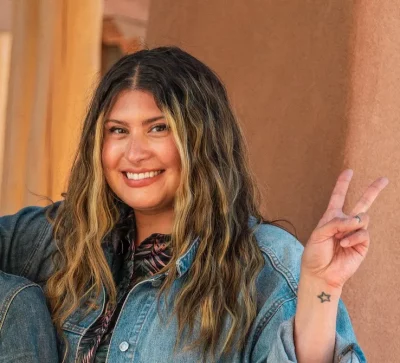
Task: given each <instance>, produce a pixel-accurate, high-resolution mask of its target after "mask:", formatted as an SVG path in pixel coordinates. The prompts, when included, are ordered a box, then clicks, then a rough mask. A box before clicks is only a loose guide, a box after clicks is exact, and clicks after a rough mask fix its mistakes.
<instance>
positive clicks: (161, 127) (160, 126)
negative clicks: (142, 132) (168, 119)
mask: <svg viewBox="0 0 400 363" xmlns="http://www.w3.org/2000/svg"><path fill="white" fill-rule="evenodd" d="M153 130H156V132H162V131H166V130H169V127H168V125H166V124H158V125H155V126H153V127H152V128H151V129H150V131H151V132H153Z"/></svg>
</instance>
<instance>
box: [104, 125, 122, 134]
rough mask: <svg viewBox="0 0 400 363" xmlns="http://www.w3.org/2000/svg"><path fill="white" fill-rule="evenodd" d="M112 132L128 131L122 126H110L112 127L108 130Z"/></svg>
mask: <svg viewBox="0 0 400 363" xmlns="http://www.w3.org/2000/svg"><path fill="white" fill-rule="evenodd" d="M108 131H109V133H110V134H124V133H126V131H125V129H123V128H121V127H116V126H113V127H110V129H109V130H108Z"/></svg>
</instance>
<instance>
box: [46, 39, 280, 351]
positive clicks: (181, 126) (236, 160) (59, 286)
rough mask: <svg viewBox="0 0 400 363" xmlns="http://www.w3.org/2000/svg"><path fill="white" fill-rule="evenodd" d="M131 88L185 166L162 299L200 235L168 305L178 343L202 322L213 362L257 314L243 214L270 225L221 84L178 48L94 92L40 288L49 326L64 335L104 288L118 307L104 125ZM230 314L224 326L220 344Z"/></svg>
mask: <svg viewBox="0 0 400 363" xmlns="http://www.w3.org/2000/svg"><path fill="white" fill-rule="evenodd" d="M127 89H130V90H131V89H135V90H143V91H147V92H150V93H151V94H152V95H153V96H154V98H155V101H156V103H157V105H158V107H159V108H160V110H161V111H162V112H163V114H164V116H165V118H166V120H167V122H168V124H169V126H170V127H171V129H172V132H173V135H174V137H175V141H176V146H177V149H178V151H179V154H180V158H181V164H182V170H181V180H180V185H179V187H178V190H177V192H176V196H175V201H174V214H175V220H174V225H173V229H172V233H171V247H172V251H173V257H172V259H171V261H170V263H169V264H168V265H167V266H166V267H165V268H164V270H163V271H161V272H165V270H168V274H167V277H166V279H165V280H164V284H163V286H162V288H161V290H160V295H161V294H163V293H165V294H166V293H168V291H169V290H170V288H171V286H172V284H173V282H174V279H175V278H176V275H177V267H176V261H177V259H178V258H179V257H180V256H182V255H183V254H184V253H185V252H186V251H187V250H188V248H189V247H190V245H191V243H192V242H193V240H194V239H195V238H196V237H200V243H199V247H198V250H197V254H196V257H195V259H194V262H193V265H192V266H191V268H190V270H189V271H188V275H187V279H186V280H185V284H184V286H183V288H182V289H180V291H179V292H178V294H177V296H176V299H175V300H174V304H173V306H174V309H173V313H174V314H176V316H177V321H178V336H177V340H176V341H177V342H179V341H180V339H181V338H182V337H184V336H186V335H189V334H190V333H192V332H193V327H194V326H195V324H199V326H198V331H199V334H198V337H197V338H196V340H195V342H194V343H193V344H191V346H192V347H193V346H196V345H197V346H199V347H200V348H201V351H202V352H203V354H204V356H206V355H207V356H208V355H210V356H209V357H211V359H213V357H215V355H216V354H217V350H219V348H218V349H217V345H218V346H219V347H222V354H223V353H228V352H229V351H230V350H231V349H233V348H235V349H241V348H242V347H243V345H244V343H245V340H246V336H247V334H248V332H249V329H250V327H251V324H252V322H253V320H254V318H255V316H256V289H255V280H256V277H257V275H258V273H259V272H260V270H261V269H262V267H263V264H264V259H263V256H262V254H261V251H260V249H259V247H258V245H257V241H256V239H255V236H254V229H251V228H249V226H248V221H249V217H250V216H253V217H255V218H256V220H257V221H258V223H257V224H260V223H262V222H263V223H273V222H267V221H265V220H264V219H263V217H262V216H261V214H260V212H259V206H260V193H259V191H258V189H257V187H256V183H255V180H254V178H253V176H252V173H251V171H250V169H249V161H248V156H247V148H246V144H245V141H244V138H243V134H242V131H241V129H240V127H239V123H238V121H237V119H236V117H235V115H234V114H233V112H232V108H231V106H230V103H229V101H228V97H227V93H226V90H225V87H224V86H223V84H222V82H221V81H220V80H219V78H218V77H217V75H216V74H215V73H214V72H213V71H212V70H211V69H210V68H208V67H207V66H206V65H204V64H203V63H202V62H200V61H199V60H197V59H196V58H194V57H193V56H191V55H189V54H188V53H186V52H184V51H183V50H181V49H179V48H176V47H160V48H155V49H151V50H141V51H139V52H137V53H134V54H130V55H127V56H124V57H123V58H121V59H120V60H119V61H118V62H117V63H116V64H115V65H114V66H113V67H112V68H111V69H110V70H109V71H108V72H107V74H106V75H105V76H104V77H103V79H102V80H101V82H100V84H99V86H98V88H97V90H96V92H95V94H94V97H93V99H92V101H91V104H90V107H89V110H88V113H87V116H86V119H85V122H84V125H83V132H82V135H81V139H80V143H79V147H78V151H77V154H76V157H75V160H74V163H73V166H72V170H71V174H70V178H69V183H68V189H67V192H66V194H65V196H64V197H65V199H64V201H63V203H62V204H61V206H60V208H59V210H58V212H57V215H56V217H55V219H54V238H55V240H56V241H57V243H58V252H57V255H56V259H57V266H58V269H57V271H56V272H55V273H54V274H53V275H52V276H51V278H50V279H49V281H48V284H47V290H46V293H47V296H48V298H49V301H50V305H51V311H52V317H53V321H54V323H55V325H56V327H57V329H58V331H59V332H61V327H62V325H63V323H64V322H65V320H66V318H67V317H68V316H69V315H70V314H71V313H72V312H73V311H74V310H75V309H76V308H78V307H79V306H80V305H81V304H82V301H83V300H84V299H85V298H87V297H88V296H89V295H90V294H91V293H95V294H96V296H99V294H100V292H101V289H102V286H104V287H105V291H106V293H107V296H108V303H109V304H111V305H115V304H116V286H115V283H114V279H113V276H112V273H111V270H110V267H109V265H108V263H107V261H106V258H105V255H104V251H103V246H102V244H103V243H104V239H105V236H107V235H108V234H109V233H110V232H111V231H112V230H113V228H114V226H115V225H116V223H117V222H118V220H119V218H120V215H119V209H118V206H117V201H116V199H115V195H114V193H113V191H112V190H111V189H110V187H109V186H108V185H107V183H106V180H105V177H104V173H103V169H102V162H101V149H102V143H103V128H104V119H105V118H106V117H107V114H108V113H109V112H110V109H111V108H112V106H113V104H114V102H115V99H116V97H117V96H118V95H119V94H120V92H121V91H123V90H127ZM199 316H200V322H198V321H197V317H199ZM226 318H228V319H229V321H230V328H229V332H228V334H227V336H226V337H225V338H226V339H225V341H223V342H220V341H219V339H220V333H221V328H222V325H223V324H224V322H226V320H225V319H226ZM187 328H189V330H188V331H187V330H186V329H187ZM185 332H189V334H184V333H185ZM184 340H185V339H184ZM220 344H222V345H220ZM208 359H210V358H208Z"/></svg>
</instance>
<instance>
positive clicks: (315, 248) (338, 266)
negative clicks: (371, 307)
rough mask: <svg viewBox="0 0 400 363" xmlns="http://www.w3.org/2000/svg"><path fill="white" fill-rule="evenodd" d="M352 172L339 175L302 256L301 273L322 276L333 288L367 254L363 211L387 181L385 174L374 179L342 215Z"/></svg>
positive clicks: (350, 274) (367, 245) (366, 222)
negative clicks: (346, 212)
mask: <svg viewBox="0 0 400 363" xmlns="http://www.w3.org/2000/svg"><path fill="white" fill-rule="evenodd" d="M352 176H353V171H352V170H351V169H347V170H344V171H343V172H342V173H341V174H340V175H339V178H338V180H337V182H336V185H335V188H334V190H333V192H332V196H331V199H330V201H329V204H328V208H327V210H326V211H325V213H324V215H323V216H322V218H321V220H320V221H319V223H318V225H317V227H316V228H315V230H314V231H313V232H312V234H311V236H310V238H309V240H308V242H307V244H306V246H305V249H304V253H303V257H302V264H301V266H302V267H301V269H302V273H304V274H305V275H308V276H313V277H317V278H319V279H322V280H323V281H324V282H325V283H327V284H328V285H329V286H332V287H334V288H342V287H343V285H344V284H345V282H346V281H347V280H348V279H349V278H350V277H351V276H352V275H353V274H354V273H355V272H356V270H357V269H358V268H359V266H360V265H361V262H362V261H363V260H364V258H365V256H366V255H367V252H368V248H369V244H370V239H369V233H368V230H367V228H368V223H369V216H368V215H367V212H368V209H369V208H370V207H371V205H372V203H373V202H374V200H375V199H376V198H377V196H378V195H379V193H380V192H381V191H382V190H383V189H384V188H385V187H386V186H387V184H388V183H389V180H388V179H387V178H385V177H382V178H378V179H377V180H375V181H374V182H373V183H372V184H371V185H370V186H369V187H368V188H367V190H366V191H365V192H364V194H363V195H362V197H361V198H360V199H359V201H358V202H357V204H356V205H355V207H354V208H353V210H352V212H351V213H350V215H346V214H344V213H343V205H344V202H345V199H346V195H347V191H348V188H349V184H350V181H351V178H352Z"/></svg>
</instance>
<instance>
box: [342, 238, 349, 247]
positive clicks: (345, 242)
mask: <svg viewBox="0 0 400 363" xmlns="http://www.w3.org/2000/svg"><path fill="white" fill-rule="evenodd" d="M349 244H350V241H349V240H348V239H346V238H345V239H342V240H341V241H340V245H341V246H342V247H347V246H348V245H349Z"/></svg>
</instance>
